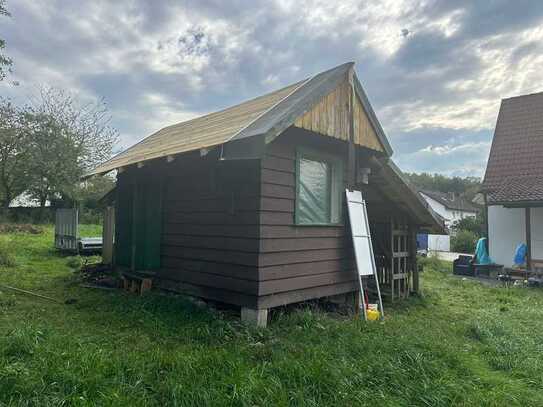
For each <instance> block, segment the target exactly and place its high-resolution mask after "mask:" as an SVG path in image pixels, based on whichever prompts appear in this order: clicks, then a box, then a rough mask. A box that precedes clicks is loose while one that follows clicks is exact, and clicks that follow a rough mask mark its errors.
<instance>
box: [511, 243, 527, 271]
mask: <svg viewBox="0 0 543 407" xmlns="http://www.w3.org/2000/svg"><path fill="white" fill-rule="evenodd" d="M527 250H528V247H526V243H520V244H519V245H518V246H517V248H516V250H515V257H514V258H513V263H515V264H516V265H518V266H522V265H523V264H525V263H526V252H527Z"/></svg>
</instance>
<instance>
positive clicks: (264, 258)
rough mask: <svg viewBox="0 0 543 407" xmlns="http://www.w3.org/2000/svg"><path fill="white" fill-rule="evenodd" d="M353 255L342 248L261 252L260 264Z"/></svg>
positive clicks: (308, 260)
mask: <svg viewBox="0 0 543 407" xmlns="http://www.w3.org/2000/svg"><path fill="white" fill-rule="evenodd" d="M351 256H352V255H351V250H346V249H342V248H338V249H322V250H300V251H291V252H277V253H261V254H260V256H259V259H258V265H259V267H265V266H273V265H280V264H294V263H308V262H311V261H323V260H337V259H341V258H345V257H351Z"/></svg>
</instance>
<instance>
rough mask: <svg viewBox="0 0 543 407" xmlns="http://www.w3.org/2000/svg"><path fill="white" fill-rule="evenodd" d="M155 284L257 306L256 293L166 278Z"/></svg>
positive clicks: (158, 279) (209, 297) (187, 292)
mask: <svg viewBox="0 0 543 407" xmlns="http://www.w3.org/2000/svg"><path fill="white" fill-rule="evenodd" d="M153 285H154V286H156V287H158V288H161V289H163V290H168V291H174V292H178V293H183V294H188V295H193V296H195V297H201V298H205V299H208V300H214V301H220V302H224V303H227V304H234V305H238V306H240V307H250V308H256V307H257V297H256V295H254V296H253V295H248V294H244V293H239V292H236V291H229V290H225V289H220V288H213V287H205V286H198V285H194V284H188V283H184V282H181V281H175V280H168V279H164V278H157V279H156V281H153Z"/></svg>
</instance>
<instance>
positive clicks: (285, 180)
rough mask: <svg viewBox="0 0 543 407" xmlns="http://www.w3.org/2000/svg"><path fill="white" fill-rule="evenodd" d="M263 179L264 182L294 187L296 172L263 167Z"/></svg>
mask: <svg viewBox="0 0 543 407" xmlns="http://www.w3.org/2000/svg"><path fill="white" fill-rule="evenodd" d="M261 173H262V177H261V180H262V182H263V183H269V184H277V185H286V186H291V187H294V186H295V185H296V183H295V181H296V177H295V176H294V174H291V173H288V172H282V171H275V170H270V169H267V168H264V169H262V172H261Z"/></svg>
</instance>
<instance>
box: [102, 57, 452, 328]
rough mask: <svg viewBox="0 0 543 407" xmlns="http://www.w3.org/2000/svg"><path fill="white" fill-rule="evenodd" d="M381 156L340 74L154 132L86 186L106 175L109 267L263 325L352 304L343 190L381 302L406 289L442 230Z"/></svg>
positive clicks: (375, 128) (361, 100)
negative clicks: (361, 222) (281, 315)
mask: <svg viewBox="0 0 543 407" xmlns="http://www.w3.org/2000/svg"><path fill="white" fill-rule="evenodd" d="M391 155H392V149H391V147H390V145H389V143H388V141H387V138H386V136H385V134H384V132H383V129H382V128H381V125H380V124H379V121H378V120H377V117H376V115H375V113H374V111H373V109H372V107H371V105H370V103H369V101H368V98H367V96H366V94H365V92H364V90H363V89H362V86H361V84H360V82H359V81H358V79H357V76H356V74H355V72H354V64H353V63H346V64H343V65H340V66H338V67H336V68H333V69H331V70H328V71H325V72H322V73H319V74H317V75H315V76H313V77H311V78H309V79H306V80H303V81H300V82H298V83H295V84H293V85H290V86H287V87H285V88H283V89H280V90H277V91H275V92H272V93H269V94H267V95H264V96H260V97H258V98H256V99H252V100H249V101H247V102H244V103H241V104H239V105H237V106H234V107H230V108H228V109H225V110H222V111H219V112H216V113H211V114H208V115H206V116H203V117H199V118H196V119H194V120H189V121H186V122H183V123H179V124H175V125H172V126H169V127H165V128H164V129H162V130H159V131H158V132H156V133H154V134H152V135H151V136H149V137H148V138H146V139H144V140H143V141H141V142H140V143H138V144H136V145H134V146H133V147H131V148H129V149H128V150H126V151H125V152H123V153H121V154H119V155H117V156H116V157H114V158H112V159H111V160H110V161H108V162H106V163H105V164H103V165H101V166H100V167H99V168H97V169H96V170H95V171H94V172H93V174H103V173H106V172H109V171H111V170H115V169H116V170H118V176H117V187H116V216H115V219H116V224H115V230H116V232H115V233H116V234H115V264H116V266H117V267H124V268H130V269H133V270H146V271H149V270H151V271H153V272H154V283H153V284H154V285H155V286H157V285H158V286H159V287H162V288H165V289H169V290H176V291H180V292H186V293H190V294H193V295H196V296H199V297H204V298H208V299H213V300H218V301H222V302H225V303H230V304H236V305H239V306H240V307H242V314H243V313H245V314H246V315H253V316H258V317H259V318H263V317H264V316H265V314H266V313H267V309H269V308H271V307H276V306H280V305H284V304H288V303H293V302H299V301H303V300H307V299H312V298H319V297H325V296H334V295H338V294H345V293H351V292H354V291H357V275H356V272H355V265H354V261H353V253H352V240H351V237H350V235H349V230H348V228H347V227H346V224H348V223H346V213H345V208H344V199H343V196H344V193H345V188H346V187H350V188H356V189H360V190H361V191H362V192H363V195H364V197H365V199H366V201H367V207H368V217H369V221H370V225H371V229H372V235H373V241H374V242H373V247H374V251H375V256H376V260H377V265H378V268H379V273H380V279H381V284H382V285H384V286H385V289H383V291H384V292H385V294H387V293H388V294H389V295H390V296H392V297H393V298H398V297H401V296H406V295H408V293H409V292H410V291H412V290H415V291H416V290H417V289H418V274H417V272H416V261H415V253H416V243H415V236H416V232H417V230H419V229H421V228H426V229H433V230H436V231H439V230H441V228H442V225H441V224H440V222H439V221H438V220H437V218H436V217H435V214H434V213H433V212H432V211H431V209H429V208H428V206H427V204H426V203H425V202H424V201H423V200H422V199H421V198H420V197H419V195H418V194H417V193H416V191H414V190H413V189H412V188H411V187H410V185H409V184H408V183H407V182H406V180H405V179H404V177H403V175H402V173H401V171H400V170H399V169H398V168H397V167H396V166H395V165H394V163H393V162H392V161H391V159H390V156H391Z"/></svg>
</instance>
